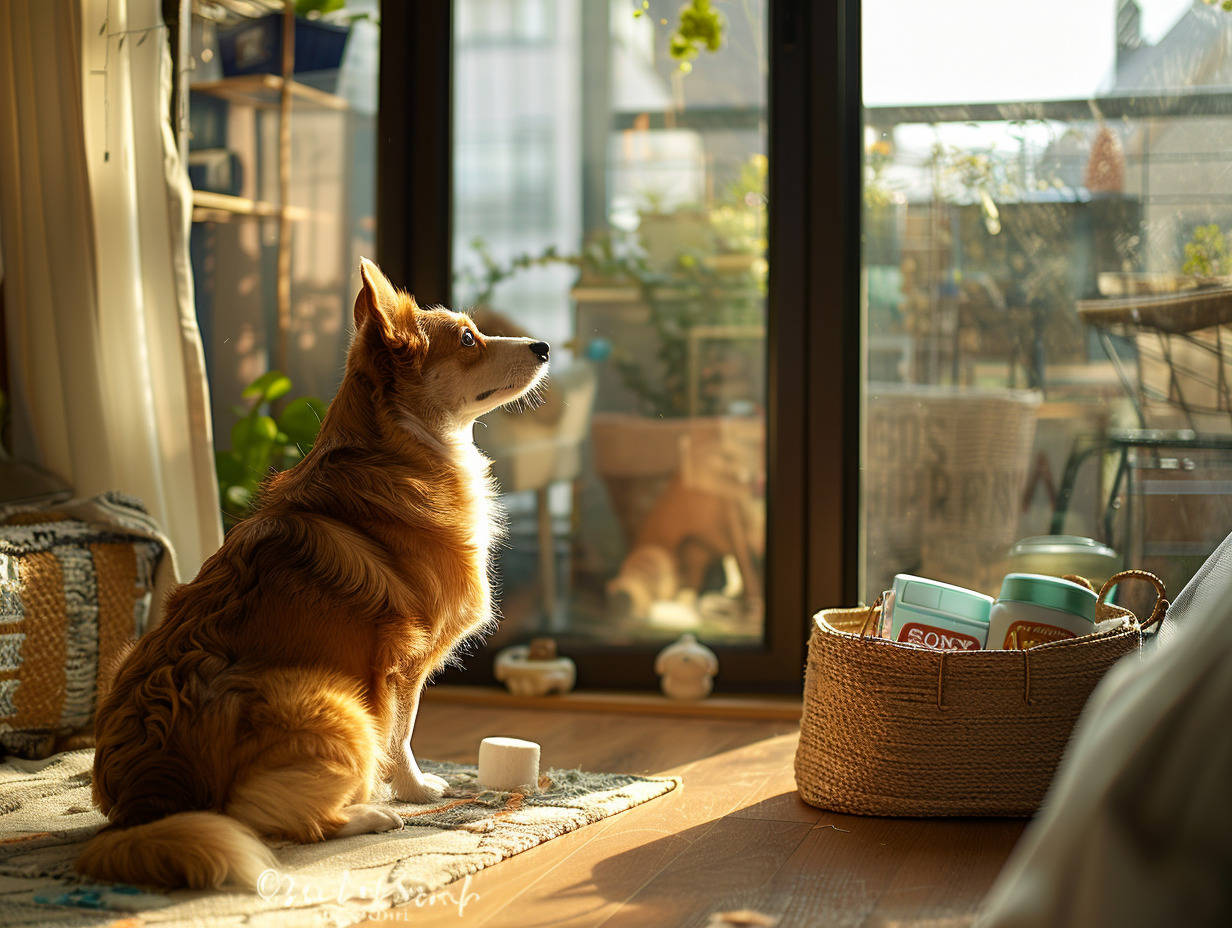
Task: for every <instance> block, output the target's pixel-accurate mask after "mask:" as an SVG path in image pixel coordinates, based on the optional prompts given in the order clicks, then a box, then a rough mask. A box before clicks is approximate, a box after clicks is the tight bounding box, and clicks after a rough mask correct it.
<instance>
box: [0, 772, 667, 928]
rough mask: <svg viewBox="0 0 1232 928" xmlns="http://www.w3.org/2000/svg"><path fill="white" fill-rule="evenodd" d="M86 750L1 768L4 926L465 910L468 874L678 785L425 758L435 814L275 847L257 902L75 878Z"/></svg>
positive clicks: (251, 896)
mask: <svg viewBox="0 0 1232 928" xmlns="http://www.w3.org/2000/svg"><path fill="white" fill-rule="evenodd" d="M93 758H94V752H93V751H92V750H85V751H71V752H68V753H65V754H58V755H55V756H54V757H51V758H49V759H47V760H43V761H24V760H19V759H14V758H10V759H8V760H7V761H6V762H4V763H2V764H0V925H4V926H17V925H40V926H48V928H51V926H57V925H66V926H78V925H106V924H112V923H120V924H123V925H124V926H125V928H128V926H139V925H142V924H149V925H157V924H162V925H171V924H184V923H189V922H191V923H192V924H194V925H199V926H207V928H214V926H222V925H256V926H282V925H339V926H341V925H350V924H354V923H355V922H359V921H363V920H364V919H365V918H368V917H370V916H371V915H372V914H373V913H375V912H379V911H382V910H384V909H388V908H389V907H391V906H395V905H403V904H406V903H410V904H412V905H414V906H418V907H423V906H432V907H434V908H438V907H448V908H452V909H454V910H456V911H457V912H458V913H459V914H463V915H464V914H465V907H466V905H467V903H468V902H470V901H473V899H474V896H473V894H472V893H471V891H470V889H469V885H468V884H469V880H466V879H465V878H466V877H467V876H468V875H469V874H473V873H475V872H476V871H479V870H482V869H483V868H484V867H490V866H492V865H493V864H495V863H498V862H499V861H501V860H504V859H505V858H506V857H510V856H512V855H514V854H518V853H520V852H522V851H525V850H527V849H528V848H531V847H534V846H535V845H536V844H541V843H543V842H544V841H548V840H550V839H552V838H555V837H558V836H559V835H563V834H565V833H566V832H569V831H573V830H574V829H576V828H580V827H582V826H583V825H588V824H590V823H592V822H597V821H599V820H600V819H603V818H606V817H607V816H609V815H614V814H615V813H617V812H622V811H624V810H625V809H629V808H631V807H633V806H635V805H638V804H640V803H643V802H645V801H647V800H648V799H653V798H655V797H656V796H661V795H663V794H664V793H666V792H668V791H670V790H671V789H673V788H674V787H675V786H676V784H677V782H678V781H677V780H674V779H671V778H665V777H658V778H649V777H637V776H626V775H619V774H608V773H582V772H580V771H577V770H549V771H548V772H547V773H546V774H545V775H544V776H543V777H541V778H540V781H539V787H540V788H539V790H538V791H536V792H531V793H530V794H528V795H522V794H521V793H517V792H515V793H501V792H492V791H484V790H481V789H480V788H479V786H478V783H477V771H476V768H475V767H474V766H468V765H465V764H446V763H434V762H432V761H420V766H421V767H422V768H423V769H424V770H425V771H427V772H431V773H435V774H437V775H438V776H442V777H444V778H445V779H446V780H448V781H449V784H450V787H451V788H450V790H449V791H448V792H447V793H446V795H445V797H444V798H443V799H442V800H441V801H440V802H439V803H437V804H435V805H428V806H416V805H400V806H397V807H396V808H397V809H398V810H399V811H400V812H401V813H402V816H403V819H404V820H405V822H406V826H405V827H404V828H403V829H401V830H399V831H390V832H385V833H384V834H378V835H356V836H354V837H350V838H339V839H337V840H333V841H326V842H323V843H321V844H313V845H293V846H287V847H280V848H278V849H277V854H278V858H279V864H280V866H279V870H278V872H276V873H275V872H272V871H267V872H266V874H265V876H264V878H263V884H262V885H261V886H260V887H259V892H258V893H246V892H245V893H241V892H233V891H191V890H177V891H174V892H168V893H165V894H164V893H155V892H145V891H142V890H140V889H138V888H136V887H131V886H107V885H98V884H88V883H83V882H81V880H80V878H79V877H78V876H77V875H76V874H75V873H74V872H73V861H74V860H76V858H77V854H78V852H79V851H80V849H81V847H82V845H83V844H84V843H85V841H86V840H87V839H88V838H89V837H90V836H91V835H92V834H93V833H94V832H95V831H96V830H97V829H98V828H99V827H100V826H101V825H102V824H103V822H104V819H103V817H102V815H100V814H99V813H98V812H97V811H96V810H95V809H94V808H93V807H92V804H91V800H90V768H91V765H92V764H93Z"/></svg>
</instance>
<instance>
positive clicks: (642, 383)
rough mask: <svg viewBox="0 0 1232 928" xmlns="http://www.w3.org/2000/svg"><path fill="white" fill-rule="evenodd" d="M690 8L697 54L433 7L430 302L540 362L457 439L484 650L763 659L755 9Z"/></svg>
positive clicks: (577, 26) (618, 2) (762, 170)
mask: <svg viewBox="0 0 1232 928" xmlns="http://www.w3.org/2000/svg"><path fill="white" fill-rule="evenodd" d="M712 9H713V10H716V11H717V12H718V14H719V17H720V18H719V19H718V20H710V21H707V23H706V24H704V28H710V27H711V26H713V27H714V28H715V29H717V30H718V31H717V33H716V35H717V37H718V39H719V41H718V43H717V50H714V51H711V50H710V48H709V47H708V46H707V44H706V39H705V35H704V34H701V33H697V34H695V32H694V31H691V30H690V29H689V28H687V27H682V19H681V15H682V14H681V8H680V4H679V3H677V2H675V0H673V2H664V0H660V2H651V3H648V4H630V3H628V2H624V0H613V2H611V3H610V4H606V5H605V4H602V3H589V2H586V3H583V2H578V0H572V2H568V0H522V2H519V3H516V4H509V3H497V4H493V3H489V2H483V0H458V2H456V3H455V4H454V22H455V32H454V35H455V38H454V43H455V45H454V62H455V64H454V74H455V100H454V204H455V205H454V230H455V231H454V241H453V253H454V270H455V289H454V302H455V305H457V306H458V307H459V308H467V309H469V310H470V311H472V314H473V315H474V316H475V318H476V321H477V322H478V323H479V326H480V328H481V329H482V330H483V331H485V332H488V333H490V334H519V333H527V334H533V335H535V336H536V337H538V338H544V339H546V340H548V341H550V342H551V343H552V346H553V348H552V358H553V373H552V381H551V385H550V388H549V390H548V392H547V394H546V403H545V405H544V406H543V407H542V408H540V409H537V410H534V411H532V412H522V413H514V412H497V413H495V414H493V415H491V416H489V417H487V424H486V427H483V426H481V427H479V428H477V430H476V441H477V443H478V444H479V445H480V446H481V447H482V448H483V449H484V450H485V451H486V452H487V453H488V454H489V456H490V457H491V458H492V459H493V460H494V462H495V464H494V472H495V474H496V476H497V479H498V481H499V483H500V486H501V490H502V493H503V495H504V502H505V505H506V507H507V509H508V510H509V512H510V520H511V521H510V527H511V538H510V541H509V543H508V546H507V547H506V549H505V550H504V551H503V553H502V557H501V577H502V583H503V593H502V609H503V612H504V614H505V621H504V622H503V623H502V626H501V631H500V632H499V633H498V636H499V640H498V641H497V642H496V643H497V644H500V643H502V642H503V641H507V640H509V639H511V638H524V637H526V636H527V635H529V634H531V633H534V632H537V631H549V632H551V633H553V634H558V635H565V636H578V637H583V638H597V639H601V640H603V641H607V642H612V643H620V642H632V641H637V640H643V639H645V640H655V639H663V638H674V637H677V636H678V635H679V634H680V633H681V632H682V631H693V632H695V633H697V634H698V635H699V636H700V637H702V638H703V640H709V641H715V640H720V641H734V642H748V643H755V642H758V641H760V640H761V637H762V601H763V591H762V581H761V577H762V562H763V559H764V556H765V529H764V525H765V512H764V509H765V424H764V423H765V418H764V412H765V381H766V369H765V282H766V276H767V265H766V260H765V248H766V241H765V239H766V208H767V204H766V196H765V191H766V177H767V173H768V169H769V166H768V162H767V159H766V71H767V69H766V57H765V56H766V53H765V6H764V3H761V2H749V3H744V2H741V3H734V2H732V3H725V2H720V3H714V4H713V5H712ZM699 36H700V37H699ZM673 49H675V51H676V56H673V54H672V50H673Z"/></svg>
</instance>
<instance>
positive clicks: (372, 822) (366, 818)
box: [334, 803, 406, 838]
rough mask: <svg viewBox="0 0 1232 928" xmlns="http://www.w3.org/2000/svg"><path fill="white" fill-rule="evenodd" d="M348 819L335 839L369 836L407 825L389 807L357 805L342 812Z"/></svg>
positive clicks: (336, 833)
mask: <svg viewBox="0 0 1232 928" xmlns="http://www.w3.org/2000/svg"><path fill="white" fill-rule="evenodd" d="M342 812H343V814H344V815H345V816H346V817H347V820H346V823H345V824H344V825H343V826H342V827H341V828H339V829H338V830H337V831H336V832H335V833H334V837H335V838H345V837H346V836H347V835H368V834H376V833H378V832H382V831H392V830H393V829H395V828H401V827H402V826H403V825H405V824H406V823H405V822H404V821H403V820H402V816H401V815H399V814H398V813H397V812H395V811H394V810H393V809H390V808H389V807H387V806H379V805H369V804H368V803H356V804H355V805H353V806H347V807H346V808H345V809H343V810H342Z"/></svg>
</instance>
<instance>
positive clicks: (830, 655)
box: [795, 571, 1168, 816]
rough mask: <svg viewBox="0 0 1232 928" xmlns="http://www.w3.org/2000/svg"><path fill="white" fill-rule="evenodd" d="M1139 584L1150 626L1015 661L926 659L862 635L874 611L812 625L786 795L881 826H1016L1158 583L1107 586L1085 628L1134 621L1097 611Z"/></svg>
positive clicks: (1012, 657) (998, 656)
mask: <svg viewBox="0 0 1232 928" xmlns="http://www.w3.org/2000/svg"><path fill="white" fill-rule="evenodd" d="M1129 579H1144V580H1149V581H1150V582H1151V583H1152V584H1154V585H1155V587H1156V590H1157V591H1158V599H1157V601H1156V604H1155V609H1154V610H1153V612H1152V614H1151V616H1150V618H1149V620H1148V621H1147V622H1146V623H1145V624H1144V625H1140V624H1139V623H1138V621H1137V620H1136V619H1135V620H1134V621H1132V622H1130V623H1128V624H1126V625H1123V626H1121V627H1119V628H1117V629H1114V630H1112V631H1107V632H1103V633H1101V634H1093V635H1086V636H1084V637H1082V638H1072V639H1069V640H1066V641H1056V642H1052V643H1050V644H1044V645H1040V646H1038V647H1035V648H1032V649H1030V650H1028V651H988V650H985V651H961V652H941V651H931V650H926V649H923V648H919V647H915V646H913V645H907V644H900V643H898V642H894V641H889V640H887V639H884V638H875V637H871V636H868V634H867V630H868V629H869V628H871V627H873V626H874V625H875V622H874V621H872V620H873V619H875V618H876V612H877V607H876V604H874V608H873V609H870V608H869V607H860V608H856V609H827V610H824V611H822V612H819V613H818V614H817V615H816V617H815V624H814V628H813V634H812V638H811V639H810V641H809V655H808V667H807V670H806V673H805V679H804V717H803V720H802V722H801V725H800V744H799V747H798V748H797V750H796V763H795V771H796V786H797V788H798V789H799V792H800V796H801V798H802V799H804V801H805V802H807V803H809V804H810V805H814V806H818V807H820V808H823V809H830V810H833V811H835V812H848V813H854V814H857V815H887V816H944V815H965V816H982V815H991V816H1029V815H1031V814H1033V813H1034V812H1035V811H1036V809H1038V808H1039V804H1040V801H1041V800H1042V799H1043V798H1044V793H1045V792H1046V791H1047V789H1048V785H1049V783H1050V782H1051V781H1052V776H1053V772H1054V771H1055V770H1056V766H1057V764H1058V762H1059V761H1060V759H1061V753H1062V752H1063V751H1064V749H1065V745H1066V742H1067V741H1068V740H1069V736H1070V732H1071V730H1072V729H1073V727H1074V723H1075V722H1076V721H1077V719H1078V715H1079V713H1080V712H1081V711H1082V707H1083V705H1084V704H1085V703H1086V701H1087V697H1089V696H1090V695H1091V691H1092V690H1093V689H1094V688H1095V685H1096V684H1097V683H1099V681H1100V678H1101V677H1103V675H1104V673H1105V672H1106V671H1107V670H1108V669H1109V668H1110V667H1111V666H1112V665H1113V664H1114V663H1116V662H1117V661H1118V660H1119V659H1120V658H1122V657H1124V656H1125V655H1126V654H1130V653H1133V652H1136V651H1138V650H1139V649H1140V647H1141V643H1142V630H1143V629H1144V628H1149V627H1150V626H1151V625H1154V624H1156V623H1158V622H1160V621H1162V620H1163V617H1164V613H1165V612H1166V610H1167V607H1168V601H1167V599H1165V598H1164V589H1163V584H1162V582H1160V581H1159V579H1158V578H1156V577H1154V576H1153V575H1151V574H1146V573H1145V572H1144V571H1124V572H1122V573H1120V574H1117V575H1116V576H1114V577H1112V578H1111V579H1110V580H1109V581H1108V582H1107V583H1106V584H1104V588H1103V589H1102V590H1101V591H1100V594H1099V607H1098V618H1099V619H1100V620H1101V621H1102V620H1104V619H1108V618H1112V617H1115V616H1125V617H1128V618H1133V615H1132V613H1130V612H1128V611H1127V610H1125V609H1121V608H1120V607H1118V606H1113V605H1109V604H1107V603H1105V602H1104V599H1105V597H1106V596H1107V594H1108V592H1109V591H1110V590H1111V588H1112V587H1113V586H1114V585H1115V584H1116V583H1118V582H1124V581H1126V580H1129Z"/></svg>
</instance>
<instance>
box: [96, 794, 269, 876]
mask: <svg viewBox="0 0 1232 928" xmlns="http://www.w3.org/2000/svg"><path fill="white" fill-rule="evenodd" d="M276 866H277V860H276V859H275V857H274V855H273V853H272V852H271V851H270V849H269V848H268V847H266V846H265V844H263V843H262V841H261V839H260V838H258V837H257V834H256V832H254V831H253V830H252V829H251V828H249V827H248V826H247V825H244V824H242V823H241V822H238V821H236V820H235V819H233V818H230V817H228V816H226V815H220V814H218V813H216V812H180V813H177V814H175V815H169V816H167V817H166V818H161V819H158V820H157V821H153V822H147V823H146V824H144V825H135V826H133V827H132V828H113V827H107V828H104V829H103V830H102V831H100V832H99V833H98V834H96V835H95V836H94V837H93V838H91V839H90V840H89V842H87V844H86V846H85V849H84V850H83V851H82V852H81V856H80V857H78V858H77V870H78V871H79V872H81V873H84V874H86V875H87V876H90V877H93V878H95V879H98V880H107V881H109V882H115V883H142V884H147V885H155V886H165V887H167V888H171V887H178V886H187V887H189V888H191V889H212V888H214V887H217V886H221V885H223V884H224V883H229V884H232V885H236V886H240V887H243V888H245V889H252V890H255V889H256V888H257V886H258V883H259V881H260V878H261V874H262V873H263V872H265V871H266V870H271V869H274V868H275V867H276Z"/></svg>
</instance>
